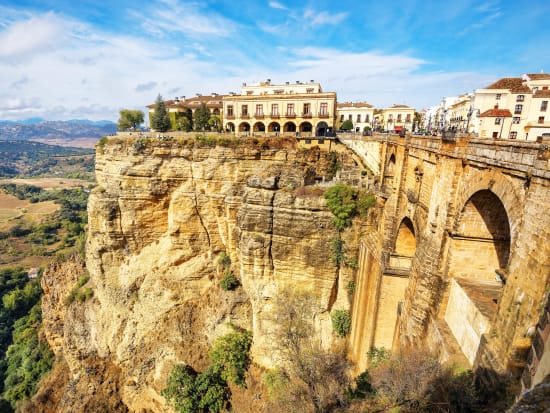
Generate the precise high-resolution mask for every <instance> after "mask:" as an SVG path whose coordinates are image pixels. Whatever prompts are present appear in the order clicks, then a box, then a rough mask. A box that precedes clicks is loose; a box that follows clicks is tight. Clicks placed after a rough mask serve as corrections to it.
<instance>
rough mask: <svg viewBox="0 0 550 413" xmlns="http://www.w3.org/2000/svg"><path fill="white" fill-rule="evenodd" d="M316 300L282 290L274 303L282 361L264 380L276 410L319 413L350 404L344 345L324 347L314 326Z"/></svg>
mask: <svg viewBox="0 0 550 413" xmlns="http://www.w3.org/2000/svg"><path fill="white" fill-rule="evenodd" d="M318 310H319V309H316V308H315V299H314V296H313V295H312V294H311V293H307V292H302V291H290V290H285V291H282V292H281V293H280V294H279V295H278V296H277V298H276V301H275V306H274V322H275V326H276V328H275V329H274V333H275V336H274V337H273V338H274V342H276V343H277V347H278V350H279V352H280V356H281V358H282V361H283V364H282V365H281V366H280V367H279V368H277V369H275V370H273V371H271V372H269V373H268V374H266V376H265V377H264V383H265V384H266V385H267V387H268V392H269V394H270V396H271V397H272V399H273V401H274V403H275V404H276V406H274V409H273V410H274V411H285V412H304V411H311V408H312V407H313V410H314V411H315V412H316V413H321V412H328V411H332V409H333V408H334V407H335V406H343V405H345V404H346V403H347V401H346V391H347V389H348V388H349V386H350V384H351V380H350V377H349V374H348V372H349V368H350V364H349V362H348V360H347V359H346V356H345V350H344V348H343V347H338V348H333V349H330V350H327V349H324V348H322V346H321V343H320V341H319V340H318V339H316V338H315V329H314V327H313V320H314V314H315V313H317V312H318Z"/></svg>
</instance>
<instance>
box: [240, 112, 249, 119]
mask: <svg viewBox="0 0 550 413" xmlns="http://www.w3.org/2000/svg"><path fill="white" fill-rule="evenodd" d="M241 119H250V115H249V114H248V113H241Z"/></svg>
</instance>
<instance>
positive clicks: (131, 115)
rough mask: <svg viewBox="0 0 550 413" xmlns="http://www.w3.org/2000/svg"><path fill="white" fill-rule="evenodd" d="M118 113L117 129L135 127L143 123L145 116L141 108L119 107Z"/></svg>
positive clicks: (133, 128)
mask: <svg viewBox="0 0 550 413" xmlns="http://www.w3.org/2000/svg"><path fill="white" fill-rule="evenodd" d="M119 113H120V118H119V119H118V125H117V128H118V130H125V129H132V130H135V129H137V128H138V127H139V125H141V124H142V123H143V119H144V116H145V115H144V114H143V111H141V110H130V109H121V110H120V112H119Z"/></svg>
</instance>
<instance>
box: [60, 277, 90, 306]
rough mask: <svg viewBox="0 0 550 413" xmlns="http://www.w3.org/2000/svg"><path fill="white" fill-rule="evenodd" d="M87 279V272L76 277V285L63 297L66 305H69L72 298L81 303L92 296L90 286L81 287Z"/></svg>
mask: <svg viewBox="0 0 550 413" xmlns="http://www.w3.org/2000/svg"><path fill="white" fill-rule="evenodd" d="M89 280H90V276H89V275H88V274H85V275H83V276H82V277H80V278H79V279H78V281H77V282H76V285H75V286H74V287H73V288H72V289H71V292H70V293H69V295H68V296H67V297H66V298H65V304H66V305H71V304H72V303H73V301H74V300H78V301H80V302H81V303H82V302H84V301H86V300H88V299H89V298H92V297H93V295H94V292H93V290H92V289H91V288H90V287H86V288H82V287H83V286H84V285H85V284H86V283H87V282H88V281H89Z"/></svg>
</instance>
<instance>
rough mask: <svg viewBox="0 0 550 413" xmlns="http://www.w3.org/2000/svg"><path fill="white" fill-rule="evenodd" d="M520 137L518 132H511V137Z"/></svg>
mask: <svg viewBox="0 0 550 413" xmlns="http://www.w3.org/2000/svg"><path fill="white" fill-rule="evenodd" d="M517 137H518V133H517V132H510V139H516V138H517Z"/></svg>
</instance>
